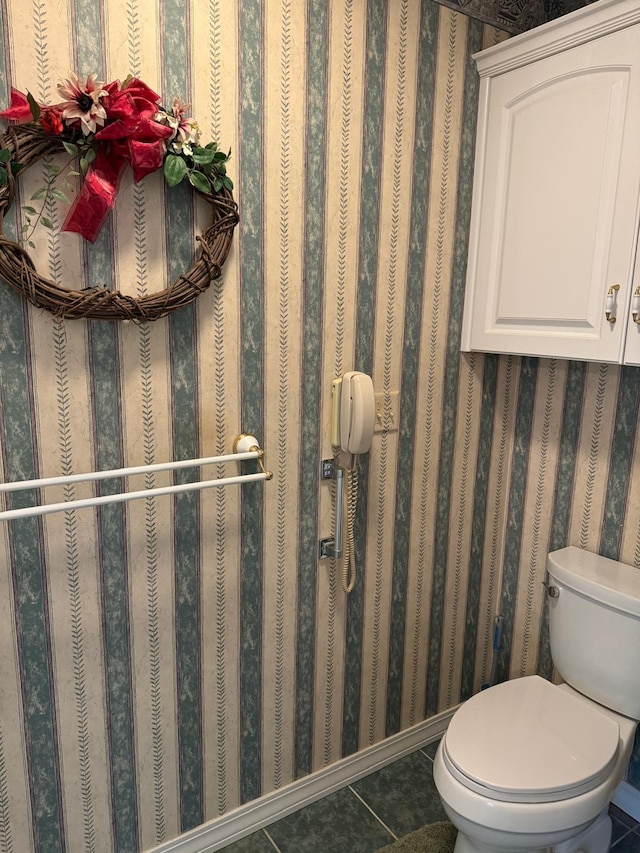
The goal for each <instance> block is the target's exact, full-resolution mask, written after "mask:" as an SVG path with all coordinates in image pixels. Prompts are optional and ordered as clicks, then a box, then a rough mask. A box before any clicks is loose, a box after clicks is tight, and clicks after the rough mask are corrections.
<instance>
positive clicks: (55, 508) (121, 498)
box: [0, 434, 273, 521]
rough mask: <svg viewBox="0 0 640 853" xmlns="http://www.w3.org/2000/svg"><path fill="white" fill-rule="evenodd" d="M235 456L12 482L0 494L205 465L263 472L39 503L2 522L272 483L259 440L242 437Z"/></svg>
mask: <svg viewBox="0 0 640 853" xmlns="http://www.w3.org/2000/svg"><path fill="white" fill-rule="evenodd" d="M233 450H234V452H233V453H229V454H227V455H226V456H208V457H203V458H202V459H184V460H180V461H178V462H159V463H156V464H153V465H137V466H135V467H130V468H113V469H111V470H109V471H93V472H91V473H86V474H69V475H68V476H66V477H65V476H60V477H43V478H40V479H38V480H20V481H17V482H13V483H0V492H15V491H23V490H24V489H42V488H46V487H47V486H66V485H68V484H70V483H79V482H84V481H87V480H107V479H113V478H115V477H129V476H132V475H134V474H149V473H153V472H155V471H176V470H180V469H183V468H198V467H201V466H203V465H216V464H221V463H224V462H242V461H244V460H247V459H257V460H258V464H259V465H260V469H261V470H260V473H257V474H239V475H237V476H234V477H220V478H218V479H217V480H198V481H197V482H193V483H179V484H177V485H173V486H159V487H155V488H148V489H140V490H139V491H134V492H118V493H116V494H114V495H96V496H94V497H92V498H82V499H79V500H69V501H62V502H60V503H52V504H39V505H36V506H27V507H21V508H19V509H9V510H4V511H3V512H0V521H10V520H11V519H15V518H30V517H33V516H36V515H49V514H50V513H53V512H63V511H65V510H69V509H84V508H85V507H92V506H101V505H103V504H108V503H124V502H126V501H133V500H138V499H139V498H150V497H158V496H160V495H175V494H181V493H183V492H193V491H201V490H202V489H211V488H214V487H217V486H231V485H234V484H236V483H251V482H256V481H258V480H270V479H271V478H272V477H273V474H272V473H271V471H267V470H265V467H264V465H263V462H262V459H263V456H264V451H263V450H261V448H260V446H259V444H258V440H257V439H256V437H255V436H253V435H246V434H242V435H239V436H238V437H237V438H236V439H235V441H234V443H233Z"/></svg>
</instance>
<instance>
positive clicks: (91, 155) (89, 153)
mask: <svg viewBox="0 0 640 853" xmlns="http://www.w3.org/2000/svg"><path fill="white" fill-rule="evenodd" d="M84 159H85V160H86V161H87V163H93V161H94V160H95V159H96V152H95V149H94V148H87V150H86V152H85V155H84Z"/></svg>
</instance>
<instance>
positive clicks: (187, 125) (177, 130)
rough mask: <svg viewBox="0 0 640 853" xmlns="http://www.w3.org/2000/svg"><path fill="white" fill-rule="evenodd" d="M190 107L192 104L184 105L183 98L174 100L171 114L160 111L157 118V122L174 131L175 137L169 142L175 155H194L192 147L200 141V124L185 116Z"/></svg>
mask: <svg viewBox="0 0 640 853" xmlns="http://www.w3.org/2000/svg"><path fill="white" fill-rule="evenodd" d="M190 106H191V104H183V103H182V99H181V98H174V99H173V103H172V105H171V112H168V111H167V110H160V112H159V113H158V115H157V116H156V121H157V122H160V124H165V125H167V126H168V127H170V128H171V130H172V131H173V136H172V137H171V139H170V140H169V142H170V145H171V148H172V150H173V152H174V153H175V154H186V155H190V154H192V153H193V147H192V146H194V145H197V144H198V142H199V141H200V128H199V127H198V122H197V121H196V120H195V119H193V118H188V117H186V116H185V113H186V111H187V110H188V109H189V107H190Z"/></svg>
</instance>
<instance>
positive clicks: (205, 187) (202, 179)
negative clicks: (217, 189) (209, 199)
mask: <svg viewBox="0 0 640 853" xmlns="http://www.w3.org/2000/svg"><path fill="white" fill-rule="evenodd" d="M189 183H190V184H191V186H192V187H195V188H196V189H197V190H200V192H201V193H210V192H211V184H210V183H209V180H208V178H207V177H206V176H205V175H203V174H202V172H196V171H195V169H194V170H193V171H192V172H189Z"/></svg>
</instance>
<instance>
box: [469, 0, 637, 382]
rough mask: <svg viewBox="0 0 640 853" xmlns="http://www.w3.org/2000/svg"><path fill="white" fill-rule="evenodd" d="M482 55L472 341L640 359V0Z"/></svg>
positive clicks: (504, 348) (487, 347)
mask: <svg viewBox="0 0 640 853" xmlns="http://www.w3.org/2000/svg"><path fill="white" fill-rule="evenodd" d="M474 58H475V60H476V62H477V65H478V70H479V72H480V76H481V80H480V107H479V118H478V135H477V141H476V164H475V175H474V190H473V206H472V216H471V235H470V246H469V262H468V268H467V290H466V301H465V312H464V323H463V334H462V349H463V350H484V351H488V352H509V353H519V354H523V355H540V356H555V357H560V358H576V359H586V360H593V361H611V362H625V363H629V364H638V365H640V324H636V323H634V321H633V317H632V310H633V308H634V307H635V309H636V311H640V263H638V264H636V262H635V258H636V253H637V245H638V240H637V237H638V226H639V220H640V203H639V201H640V3H639V2H638V0H600V2H597V3H595V4H593V5H591V6H587V7H586V8H584V9H581V10H580V11H578V12H575V13H573V14H571V15H567V16H566V17H565V18H560V19H559V20H558V21H555V22H552V23H550V24H546V25H544V26H543V27H538V28H537V29H536V30H532V31H531V32H529V33H525V34H523V35H521V36H517V37H516V38H514V39H510V40H509V41H507V42H504V43H502V44H501V45H498V46H496V47H493V48H490V49H489V50H486V51H482V52H481V53H479V54H477V55H476V56H475V57H474ZM634 268H636V269H635V272H634ZM636 290H637V298H636V300H635V301H633V300H632V296H633V295H634V293H635V292H636ZM632 302H633V305H632ZM636 303H637V304H636ZM638 319H640V315H638Z"/></svg>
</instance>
